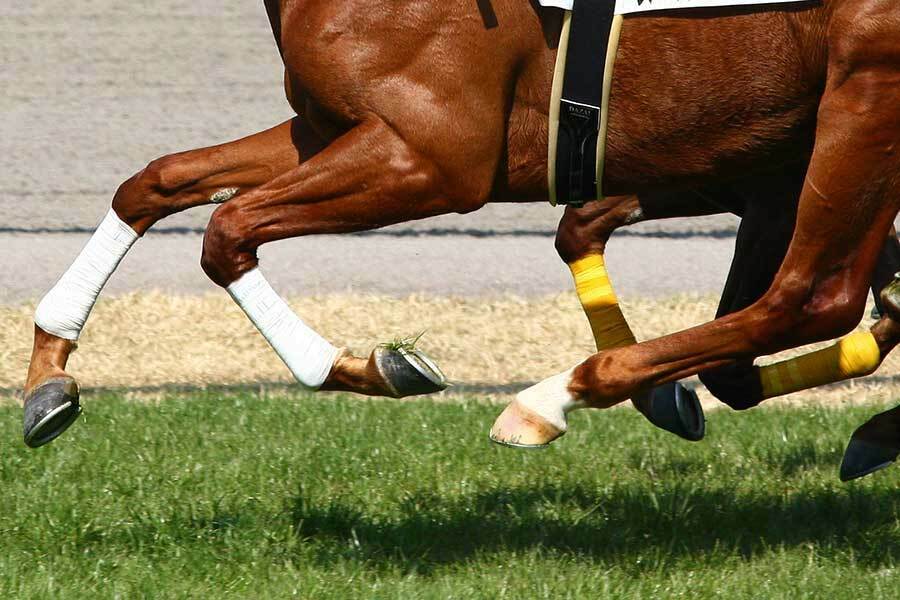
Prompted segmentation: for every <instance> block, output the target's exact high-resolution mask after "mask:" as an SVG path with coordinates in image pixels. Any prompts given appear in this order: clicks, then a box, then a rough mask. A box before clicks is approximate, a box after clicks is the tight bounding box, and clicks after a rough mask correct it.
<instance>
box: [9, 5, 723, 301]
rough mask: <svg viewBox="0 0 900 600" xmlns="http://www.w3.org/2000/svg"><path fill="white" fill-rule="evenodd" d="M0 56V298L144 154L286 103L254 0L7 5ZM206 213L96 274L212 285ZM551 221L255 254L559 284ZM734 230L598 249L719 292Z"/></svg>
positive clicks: (483, 215) (267, 115)
mask: <svg viewBox="0 0 900 600" xmlns="http://www.w3.org/2000/svg"><path fill="white" fill-rule="evenodd" d="M139 4H146V5H147V6H140V5H139ZM0 64H3V69H0V114H2V115H3V119H2V121H0V175H2V177H0V250H2V251H3V254H4V261H3V265H4V266H3V267H2V270H0V302H18V301H21V300H27V299H30V298H36V297H38V296H39V295H40V294H41V293H42V292H43V291H44V290H46V289H47V288H48V287H49V286H50V285H52V283H53V281H54V280H55V278H56V277H57V276H58V275H59V273H60V272H61V271H62V269H64V268H65V266H66V265H67V264H68V263H69V262H70V261H71V259H72V258H73V257H74V255H75V253H76V252H77V251H78V249H79V248H80V247H81V245H82V244H83V243H84V241H85V240H86V239H87V232H89V231H90V230H91V229H92V228H93V226H94V225H95V224H96V223H97V221H98V220H99V219H100V218H101V217H102V215H103V213H104V212H105V211H106V209H107V208H108V206H109V201H110V197H111V194H112V192H113V191H114V190H115V189H116V187H117V185H118V183H119V182H120V181H122V180H123V179H125V178H127V177H128V176H129V175H131V174H132V173H134V172H135V171H136V170H138V169H139V168H141V167H142V166H143V165H144V164H146V162H147V161H149V160H151V159H153V158H155V157H157V156H161V155H164V154H166V153H169V152H172V151H175V150H183V149H188V148H193V147H198V146H204V145H209V144H213V143H218V142H221V141H225V140H229V139H233V138H235V137H240V136H241V135H244V134H246V133H249V132H253V131H257V130H259V129H262V128H264V127H267V126H270V125H273V124H275V123H278V122H280V121H282V120H284V119H286V118H288V117H289V116H290V111H289V108H288V106H287V104H286V102H285V100H284V98H283V95H282V91H281V89H280V83H279V82H280V80H281V67H280V62H279V59H278V56H277V54H276V52H275V46H274V43H273V41H272V38H271V34H270V32H269V27H268V22H267V20H266V17H265V14H264V11H263V8H262V4H261V3H260V2H251V1H243V2H228V3H222V2H218V1H214V0H195V1H192V2H187V1H185V0H177V1H176V0H159V1H157V2H152V3H122V2H113V1H112V0H80V1H79V2H71V1H69V0H65V1H64V0H46V1H42V2H28V3H22V2H19V3H12V2H8V3H4V4H3V6H2V7H0ZM208 214H209V211H208V210H205V209H198V210H195V211H193V212H191V213H187V214H184V215H178V216H175V217H173V218H171V219H170V220H168V221H166V222H165V223H163V224H161V227H160V233H157V234H151V235H149V236H148V237H147V239H145V240H143V241H142V242H141V243H140V245H139V246H138V247H137V249H136V250H135V251H134V253H133V254H132V255H131V256H129V257H128V259H127V260H126V262H125V264H124V265H123V268H122V270H121V272H120V273H118V274H117V276H116V277H115V279H114V280H113V282H112V284H111V287H110V289H111V290H113V291H117V292H122V291H127V290H132V289H141V288H151V287H152V288H159V289H168V290H173V291H180V292H185V293H193V292H200V291H205V290H211V289H213V288H212V286H211V285H210V284H209V283H208V282H206V280H205V278H204V276H203V274H202V272H201V271H200V269H199V266H198V257H199V251H200V240H201V235H200V232H201V231H202V228H203V226H204V224H205V223H206V219H207V218H208ZM558 218H559V211H558V210H556V209H553V208H551V207H549V206H544V205H534V206H492V207H488V208H486V209H485V210H483V211H480V212H479V213H477V214H474V215H466V216H450V217H443V218H437V219H430V220H426V221H422V222H419V223H415V224H406V225H400V226H397V227H394V228H391V229H390V230H388V231H386V232H383V233H379V234H375V235H367V236H343V237H317V238H309V239H305V240H294V241H287V242H282V243H279V244H275V245H273V246H272V247H269V248H264V250H263V252H262V256H263V260H264V265H265V267H266V269H267V272H268V273H269V274H270V275H271V276H272V279H273V280H274V282H275V284H276V285H277V286H278V287H279V288H280V289H283V290H286V291H292V292H327V291H343V290H347V289H357V290H361V291H376V292H383V293H393V294H405V293H409V292H417V291H421V292H435V293H452V294H459V295H479V294H494V293H502V292H506V291H511V292H515V293H517V294H525V295H527V294H544V293H552V292H555V291H559V290H565V289H569V279H568V274H567V273H566V271H565V270H564V269H563V268H562V267H561V265H560V264H559V262H558V260H557V259H556V257H555V254H554V252H553V247H552V245H553V244H552V231H553V229H554V227H555V224H556V221H557V220H558ZM734 227H735V221H734V219H731V218H729V217H719V218H707V219H702V220H693V221H677V220H676V221H671V222H664V223H661V224H647V225H641V226H638V227H637V228H635V230H634V231H633V232H630V234H629V235H627V236H623V237H621V238H619V239H617V240H615V241H614V243H613V245H612V247H611V250H610V262H611V265H612V267H611V268H612V271H613V274H614V275H615V276H616V277H617V284H618V287H619V290H620V291H621V292H622V293H623V294H644V295H661V294H662V295H664V294H669V293H672V292H678V291H699V292H715V291H718V290H719V288H720V286H721V283H722V280H723V277H724V273H725V272H726V270H727V265H728V262H729V260H730V254H731V245H732V240H731V239H730V233H731V232H733V230H734Z"/></svg>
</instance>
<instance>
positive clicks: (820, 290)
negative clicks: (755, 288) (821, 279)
mask: <svg viewBox="0 0 900 600" xmlns="http://www.w3.org/2000/svg"><path fill="white" fill-rule="evenodd" d="M867 292H868V289H867V288H865V287H861V288H859V289H855V288H854V287H851V286H850V285H843V284H841V285H836V286H835V285H832V286H828V287H823V286H818V287H813V286H809V285H790V284H787V285H784V284H783V285H780V286H777V287H773V288H772V289H771V290H769V292H767V293H766V294H765V295H764V296H763V298H762V299H761V300H760V301H759V303H757V305H756V308H757V312H758V314H760V315H761V322H756V323H755V324H754V325H753V326H752V327H751V328H750V333H749V336H750V338H751V340H752V341H753V344H754V346H755V347H756V348H757V351H758V352H757V355H762V354H771V353H772V352H773V351H779V350H782V349H784V348H789V347H797V346H802V345H805V344H812V343H814V342H821V341H824V340H830V339H834V338H838V337H841V336H842V335H845V334H847V333H849V332H851V331H852V330H853V329H854V328H855V327H856V326H857V325H858V324H859V322H860V320H861V319H862V315H863V312H864V311H865V307H866V294H867Z"/></svg>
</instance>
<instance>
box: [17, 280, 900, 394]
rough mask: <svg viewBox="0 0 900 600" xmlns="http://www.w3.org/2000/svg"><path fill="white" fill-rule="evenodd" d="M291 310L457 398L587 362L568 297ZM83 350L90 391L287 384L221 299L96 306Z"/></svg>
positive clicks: (641, 303) (352, 301) (304, 302)
mask: <svg viewBox="0 0 900 600" xmlns="http://www.w3.org/2000/svg"><path fill="white" fill-rule="evenodd" d="M291 304H292V306H293V307H294V308H295V309H296V310H297V311H298V313H299V314H301V315H303V316H304V318H305V319H306V321H307V322H308V323H310V324H311V325H312V326H313V327H315V328H316V329H318V330H319V331H322V332H325V333H327V335H328V337H329V338H330V339H331V340H332V341H333V342H334V343H336V344H339V345H345V346H347V347H349V348H351V349H352V350H354V351H355V352H356V353H357V354H360V355H365V354H367V353H368V352H369V351H370V350H371V349H372V347H373V346H374V345H375V344H377V343H379V342H383V341H388V340H391V339H393V338H396V337H401V336H409V335H415V334H418V333H419V332H421V331H423V330H424V331H426V334H425V336H424V337H423V339H422V342H421V346H422V347H423V348H424V349H426V350H427V351H428V352H429V353H430V354H431V355H432V356H434V357H435V358H436V359H437V360H438V361H439V363H440V364H441V366H442V367H443V368H444V370H445V372H446V373H447V374H448V376H449V377H450V378H451V379H452V380H453V381H455V382H458V383H460V384H461V385H459V386H458V387H457V391H462V392H467V393H471V392H477V393H478V394H479V395H483V396H492V395H501V396H503V395H505V394H508V393H509V392H511V391H513V390H515V389H518V388H519V387H521V386H523V385H524V384H526V383H527V382H533V381H536V380H539V379H541V378H543V377H546V376H548V375H551V374H553V373H556V372H558V371H560V370H562V369H565V368H568V367H570V366H571V365H572V364H575V363H576V362H578V361H580V360H582V359H584V358H585V357H586V356H587V355H588V354H589V353H591V352H592V350H593V345H592V341H591V338H590V330H589V328H588V326H587V322H586V321H585V318H584V316H583V314H582V312H581V309H580V307H579V305H578V303H577V300H576V299H575V297H574V295H573V294H563V295H559V296H554V297H549V298H541V299H527V300H526V299H521V298H513V297H503V298H494V299H471V298H469V299H453V298H432V297H427V298H426V297H422V296H410V297H407V298H389V297H375V296H351V295H334V296H326V297H320V298H295V299H293V301H292V302H291ZM623 304H624V306H623V308H624V311H625V313H626V315H627V316H628V318H629V321H630V322H631V323H632V325H633V327H634V329H635V332H636V333H637V335H638V337H639V338H641V339H647V338H651V337H656V336H659V335H663V334H665V333H668V332H672V331H676V330H679V329H683V328H686V327H689V326H691V325H695V324H698V323H702V322H704V321H706V320H708V319H709V318H710V317H711V316H712V315H713V314H714V312H715V304H716V300H715V298H713V297H702V298H698V297H690V296H680V297H675V298H669V299H665V300H647V299H644V300H631V301H626V302H624V303H623ZM33 310H34V307H33V306H32V305H25V306H18V307H0V388H3V389H4V392H3V394H2V395H3V396H4V397H5V398H6V399H7V400H9V399H10V398H11V397H12V395H13V390H15V389H16V388H18V387H19V386H20V385H21V382H22V380H23V378H24V374H25V370H26V368H27V364H28V358H29V354H30V344H31V328H32V323H31V316H32V314H33ZM867 321H868V320H867ZM80 345H81V348H80V349H79V350H78V351H77V352H76V353H75V354H74V355H73V356H72V359H71V361H70V363H69V364H70V367H69V372H70V373H72V374H73V375H75V376H77V377H78V378H79V380H80V381H81V382H82V384H83V385H84V386H86V387H87V388H97V387H115V388H118V387H122V388H136V387H140V388H158V387H165V386H172V385H182V386H207V385H233V384H245V383H255V382H266V383H278V382H282V383H288V382H290V374H289V372H288V371H287V369H286V368H285V367H284V366H283V365H282V363H281V362H280V361H279V359H278V358H277V357H276V356H275V354H274V353H273V352H272V351H271V350H270V349H269V348H268V346H267V345H266V344H265V341H264V340H263V339H262V337H261V336H260V335H258V334H257V333H256V331H255V329H254V328H253V326H252V325H251V324H250V323H249V321H247V319H246V318H245V317H244V315H243V314H242V313H241V312H240V310H239V309H238V308H237V307H236V306H235V305H234V304H233V303H232V302H231V301H230V300H229V299H228V298H227V297H226V296H224V295H214V296H204V297H195V296H188V297H179V296H172V295H164V294H159V293H145V294H130V295H125V296H121V297H117V298H111V299H104V300H101V301H100V302H99V303H98V304H97V306H96V308H95V311H94V314H93V315H92V317H91V320H90V322H89V324H88V326H87V327H86V328H85V331H84V335H83V336H82V339H81V342H80ZM898 366H900V359H898V358H897V356H896V355H895V356H894V357H893V358H889V359H888V361H887V362H886V364H885V365H883V366H882V368H881V370H880V371H879V372H878V373H877V375H876V376H875V377H874V378H869V380H861V381H860V382H857V383H848V384H843V385H837V386H831V387H829V388H825V389H820V390H816V391H813V392H806V393H801V394H795V395H794V396H792V397H789V398H788V401H792V402H796V401H801V402H806V401H824V402H838V401H851V402H864V401H880V402H883V401H886V400H890V399H892V398H893V397H896V396H897V395H898V392H900V386H898V382H896V381H894V380H893V376H896V375H897V374H898V372H900V370H898ZM704 394H705V392H704ZM449 395H452V394H449ZM470 395H471V394H470ZM704 399H705V400H709V399H710V398H709V396H706V397H705V398H704Z"/></svg>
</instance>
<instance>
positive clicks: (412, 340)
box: [379, 330, 425, 352]
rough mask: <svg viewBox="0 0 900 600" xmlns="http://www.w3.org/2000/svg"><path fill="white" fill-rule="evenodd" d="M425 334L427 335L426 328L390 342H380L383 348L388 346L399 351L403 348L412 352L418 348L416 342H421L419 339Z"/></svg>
mask: <svg viewBox="0 0 900 600" xmlns="http://www.w3.org/2000/svg"><path fill="white" fill-rule="evenodd" d="M423 335H425V331H424V330H423V331H421V332H419V334H418V335H413V336H408V337H405V338H394V339H393V340H391V341H389V342H384V343H382V344H379V346H380V347H381V348H387V349H388V350H395V351H397V352H399V351H401V350H405V351H407V352H411V351H413V350H415V349H416V344H418V343H419V340H421V339H422V336H423Z"/></svg>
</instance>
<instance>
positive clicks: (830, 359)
mask: <svg viewBox="0 0 900 600" xmlns="http://www.w3.org/2000/svg"><path fill="white" fill-rule="evenodd" d="M880 363H881V351H880V350H879V348H878V343H877V342H876V341H875V337H874V336H873V335H872V334H871V333H868V332H866V333H863V332H860V333H853V334H850V335H848V336H847V337H845V338H843V339H841V340H838V342H837V343H836V344H834V345H833V346H829V347H828V348H823V349H822V350H818V351H816V352H810V353H809V354H804V355H803V356H798V357H796V358H791V359H788V360H783V361H781V362H778V363H775V364H772V365H768V366H765V367H760V369H759V376H760V379H761V380H762V388H763V396H764V397H765V398H772V397H774V396H782V395H784V394H791V393H793V392H799V391H800V390H806V389H809V388H812V387H816V386H820V385H825V384H827V383H835V382H837V381H844V380H845V379H852V378H854V377H862V376H863V375H869V374H870V373H872V372H874V371H875V369H877V368H878V365H879V364H880Z"/></svg>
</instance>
